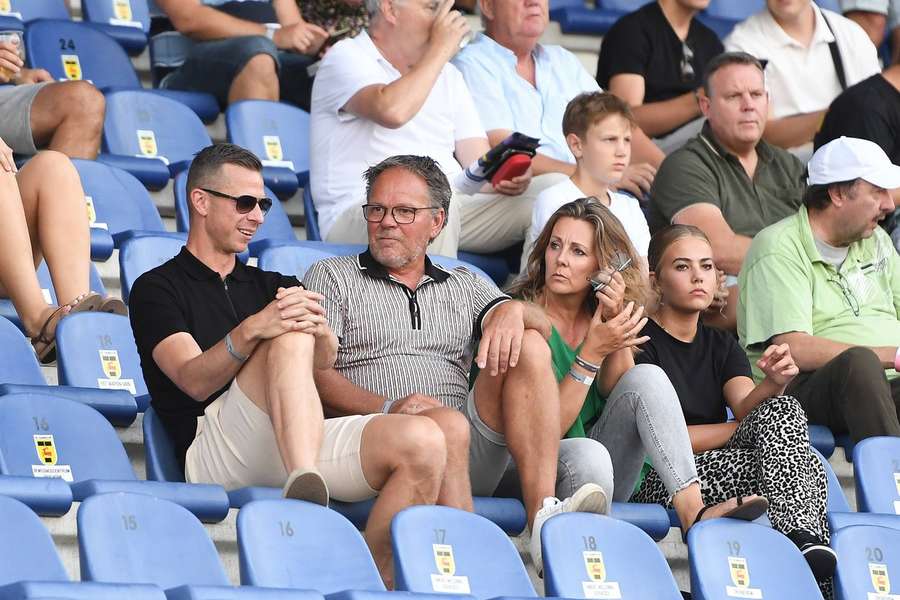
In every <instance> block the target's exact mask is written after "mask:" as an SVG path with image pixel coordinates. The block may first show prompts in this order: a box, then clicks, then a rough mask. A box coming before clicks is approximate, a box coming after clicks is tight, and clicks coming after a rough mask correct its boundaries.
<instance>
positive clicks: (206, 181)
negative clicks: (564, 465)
mask: <svg viewBox="0 0 900 600" xmlns="http://www.w3.org/2000/svg"><path fill="white" fill-rule="evenodd" d="M223 165H235V166H238V167H243V168H245V169H249V170H250V171H256V172H257V173H259V172H261V171H262V167H263V166H262V163H261V162H260V161H259V158H257V157H256V155H255V154H253V153H252V152H250V151H249V150H247V149H246V148H242V147H240V146H238V145H236V144H227V143H219V144H213V145H212V146H207V147H206V148H204V149H203V150H201V151H200V152H198V153H197V155H196V156H195V157H194V160H193V162H191V168H190V170H189V171H188V178H187V189H188V192H189V193H190V191H191V190H195V189H197V188H202V187H207V186H209V185H211V182H212V180H213V179H214V178H216V177H217V176H218V175H219V171H220V170H221V169H222V166H223Z"/></svg>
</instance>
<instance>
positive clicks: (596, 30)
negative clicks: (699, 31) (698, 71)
mask: <svg viewBox="0 0 900 600" xmlns="http://www.w3.org/2000/svg"><path fill="white" fill-rule="evenodd" d="M650 1H651V0H596V6H595V7H587V6H585V2H584V0H550V18H551V19H553V20H554V21H558V22H559V26H560V29H561V30H562V32H563V33H573V34H588V35H603V34H605V33H606V32H607V31H609V29H610V27H612V26H613V24H615V22H616V21H618V20H619V19H620V18H621V17H622V16H624V15H626V14H628V13H630V12H633V11H635V10H637V9H639V8H640V7H641V6H643V5H644V4H647V3H648V2H650ZM652 1H655V0H652ZM815 2H816V4H818V5H819V6H820V7H822V8H824V9H827V10H832V11H835V12H838V13H840V12H841V10H840V4H839V2H838V0H815ZM765 7H766V2H765V0H710V3H709V6H708V7H707V8H706V9H705V10H703V11H701V12H700V13H699V15H698V16H697V18H698V19H699V20H700V22H702V23H703V24H704V25H706V26H707V27H709V28H710V29H712V30H713V31H714V32H716V34H717V35H718V36H719V37H720V38H722V39H724V38H725V37H726V36H727V35H728V34H729V33H731V30H732V29H734V26H735V25H737V24H738V23H740V22H741V21H743V20H744V19H746V18H747V17H749V16H751V15H753V14H756V13H758V12H759V11H761V10H763V9H765Z"/></svg>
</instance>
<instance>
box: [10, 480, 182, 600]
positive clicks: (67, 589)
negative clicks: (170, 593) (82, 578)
mask: <svg viewBox="0 0 900 600" xmlns="http://www.w3.org/2000/svg"><path fill="white" fill-rule="evenodd" d="M0 531H2V532H3V534H2V535H0V597H2V598H48V599H49V598H84V599H93V600H106V599H109V600H120V599H121V598H129V599H130V600H164V599H165V597H166V596H165V594H164V593H163V591H162V590H160V589H159V588H158V587H156V586H152V585H123V584H104V583H84V582H82V583H77V582H73V581H70V580H69V576H68V575H67V574H66V570H65V568H64V567H63V564H62V561H61V560H60V557H59V554H58V553H57V551H56V547H55V546H54V545H53V539H52V538H51V537H50V533H49V532H48V531H47V528H46V527H44V525H43V523H41V520H40V519H39V518H38V517H37V515H35V514H34V513H33V512H31V510H30V509H29V508H28V507H27V506H25V505H24V504H22V503H20V502H18V501H16V500H13V499H12V498H7V497H4V496H3V495H0Z"/></svg>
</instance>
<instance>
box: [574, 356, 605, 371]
mask: <svg viewBox="0 0 900 600" xmlns="http://www.w3.org/2000/svg"><path fill="white" fill-rule="evenodd" d="M575 364H577V365H578V366H579V367H581V368H582V369H584V370H585V371H590V372H591V373H596V372H597V371H599V370H600V365H595V364H594V363H590V362H588V361H586V360H584V359H583V358H581V355H579V354H576V355H575Z"/></svg>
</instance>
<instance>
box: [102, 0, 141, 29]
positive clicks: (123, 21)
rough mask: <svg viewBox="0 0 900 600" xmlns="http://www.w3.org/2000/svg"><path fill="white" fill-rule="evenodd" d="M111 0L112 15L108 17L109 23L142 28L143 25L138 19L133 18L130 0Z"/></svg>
mask: <svg viewBox="0 0 900 600" xmlns="http://www.w3.org/2000/svg"><path fill="white" fill-rule="evenodd" d="M110 2H112V8H113V16H112V17H110V19H109V24H110V25H116V26H118V27H134V28H136V29H143V28H144V26H143V25H142V24H141V22H140V21H135V20H134V13H133V12H132V11H131V0H110Z"/></svg>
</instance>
